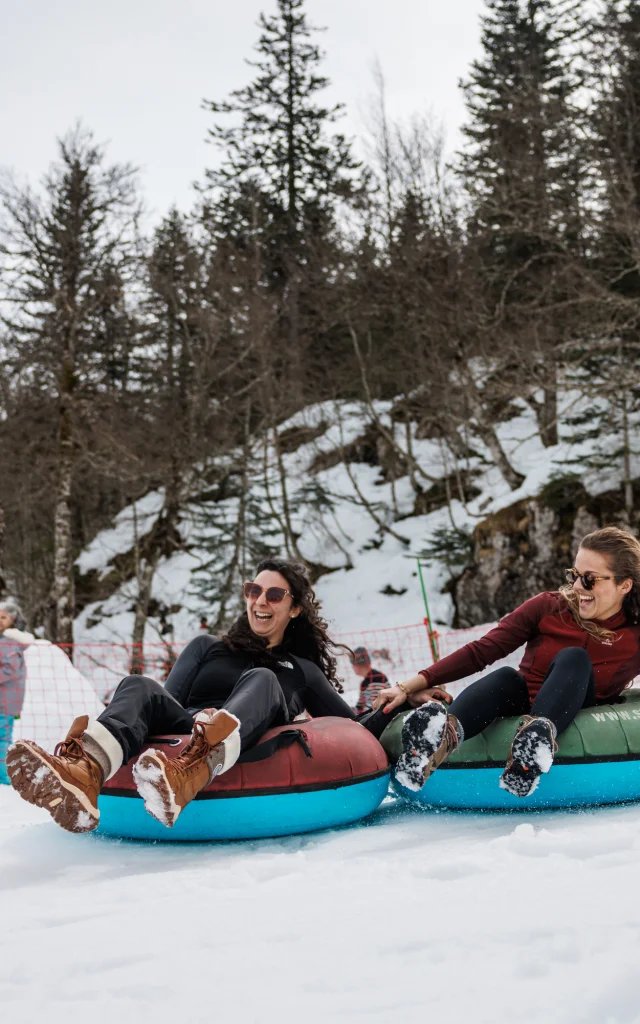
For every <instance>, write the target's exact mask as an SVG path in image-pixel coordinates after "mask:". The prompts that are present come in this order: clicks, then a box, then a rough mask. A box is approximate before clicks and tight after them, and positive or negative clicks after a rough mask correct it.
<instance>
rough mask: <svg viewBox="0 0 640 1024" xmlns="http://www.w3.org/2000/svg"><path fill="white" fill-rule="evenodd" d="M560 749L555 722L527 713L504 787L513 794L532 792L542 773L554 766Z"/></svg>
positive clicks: (515, 738) (507, 766)
mask: <svg viewBox="0 0 640 1024" xmlns="http://www.w3.org/2000/svg"><path fill="white" fill-rule="evenodd" d="M557 749H558V744H557V743H556V727H555V725H554V724H553V722H552V721H550V719H548V718H536V717H534V716H532V715H525V716H524V718H523V721H522V725H521V726H520V728H519V729H518V731H517V733H516V735H515V737H514V740H513V743H512V745H511V751H510V753H509V757H508V758H507V763H506V765H505V769H504V771H503V773H502V775H501V777H500V786H501V788H502V789H506V791H507V792H508V793H512V794H513V796H520V797H524V796H529V794H530V793H533V791H534V789H535V788H536V786H537V785H538V783H539V781H540V776H541V775H542V774H543V773H545V772H548V771H549V769H550V768H551V765H552V764H553V755H554V754H555V752H556V750H557Z"/></svg>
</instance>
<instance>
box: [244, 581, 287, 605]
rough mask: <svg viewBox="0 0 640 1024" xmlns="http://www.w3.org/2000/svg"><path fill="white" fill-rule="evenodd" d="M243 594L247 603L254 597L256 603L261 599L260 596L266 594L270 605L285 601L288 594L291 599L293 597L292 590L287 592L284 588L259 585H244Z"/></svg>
mask: <svg viewBox="0 0 640 1024" xmlns="http://www.w3.org/2000/svg"><path fill="white" fill-rule="evenodd" d="M242 593H243V594H244V596H245V597H246V599H247V601H248V600H249V598H250V597H253V598H254V599H255V600H256V601H257V600H258V598H259V597H260V594H262V593H264V595H265V597H266V599H267V601H268V602H269V604H280V602H281V601H284V599H285V597H286V596H287V594H288V595H289V597H293V594H292V593H291V591H290V590H285V589H284V587H266V588H265V587H261V586H260V584H259V583H243V584H242Z"/></svg>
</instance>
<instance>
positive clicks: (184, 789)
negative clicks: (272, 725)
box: [133, 709, 240, 828]
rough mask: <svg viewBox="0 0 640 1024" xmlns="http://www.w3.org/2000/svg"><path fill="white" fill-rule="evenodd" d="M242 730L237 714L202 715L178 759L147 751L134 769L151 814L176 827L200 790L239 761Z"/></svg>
mask: <svg viewBox="0 0 640 1024" xmlns="http://www.w3.org/2000/svg"><path fill="white" fill-rule="evenodd" d="M205 715H206V716H207V717H206V718H205V717H204V716H205ZM199 718H200V720H198V719H199ZM203 718H204V720H202V719H203ZM239 727H240V722H239V721H238V719H237V718H236V717H235V715H232V714H231V713H230V712H229V711H225V710H224V709H223V710H221V711H214V710H212V711H208V712H200V715H199V716H198V717H197V718H196V721H195V724H194V727H193V735H192V737H191V740H190V741H189V743H188V744H187V746H186V747H184V749H183V751H182V753H181V754H180V755H179V756H178V757H174V758H168V757H167V756H166V755H165V754H164V753H163V752H162V751H161V750H145V752H144V753H143V754H141V755H140V757H139V758H138V760H137V761H136V763H135V765H134V766H133V778H134V782H135V784H136V786H137V788H138V793H139V794H140V796H141V797H142V799H143V800H144V806H145V809H146V810H147V811H148V813H149V814H150V815H151V816H152V817H153V818H155V819H156V820H157V821H159V822H160V823H161V824H162V825H166V826H167V828H173V826H174V825H175V823H176V821H177V819H178V815H179V814H180V812H181V811H182V810H183V809H184V808H185V807H186V806H187V804H188V803H190V802H191V800H193V798H194V797H195V796H197V794H198V793H199V792H200V790H201V789H204V787H205V786H207V785H208V784H209V783H210V782H211V780H212V779H213V778H214V777H215V776H216V775H219V774H220V773H221V772H223V771H227V770H228V769H229V768H230V767H231V766H232V764H234V763H235V761H236V760H237V759H238V755H239V753H240V737H239Z"/></svg>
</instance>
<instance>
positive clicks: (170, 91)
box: [0, 0, 483, 217]
mask: <svg viewBox="0 0 640 1024" xmlns="http://www.w3.org/2000/svg"><path fill="white" fill-rule="evenodd" d="M275 6H276V5H275V0H102V2H100V3H95V2H94V3H92V2H90V0H29V2H28V3H23V4H21V3H17V2H16V0H0V15H1V18H0V25H1V34H2V57H1V60H0V95H1V96H2V102H1V103H0V142H1V148H0V164H1V165H2V166H4V167H10V168H11V169H13V170H14V171H15V172H17V173H18V174H19V175H20V176H24V175H26V176H28V177H29V178H31V179H35V178H37V177H39V176H40V175H41V174H42V173H43V172H44V170H45V169H46V167H47V165H48V163H49V162H50V161H51V160H52V158H53V157H54V156H55V140H56V137H57V136H60V135H62V134H64V133H65V132H66V131H67V130H68V129H69V128H70V127H71V126H72V125H73V124H74V123H75V121H77V120H78V119H81V120H82V122H83V123H84V124H85V125H87V126H88V127H90V128H91V129H92V130H93V132H94V133H95V136H96V138H97V140H98V141H100V142H108V144H109V147H108V153H109V156H110V158H111V159H112V160H123V161H125V160H126V161H130V162H132V163H134V164H136V165H137V166H138V167H140V169H141V180H142V185H143V190H144V195H145V197H146V202H147V206H148V208H149V209H150V212H151V213H152V215H153V216H154V217H158V216H161V215H162V214H163V213H164V212H165V211H166V210H167V209H168V208H169V206H170V205H171V204H172V203H176V204H177V205H178V206H179V207H180V208H182V209H184V210H186V209H189V207H190V206H191V202H192V189H191V183H192V182H193V181H194V180H195V179H199V178H201V177H202V171H203V168H204V167H205V166H207V164H208V163H209V164H210V163H211V162H212V156H213V154H212V151H211V148H210V147H209V146H207V145H206V143H205V141H204V139H205V135H206V129H207V124H208V122H209V118H210V115H208V114H207V113H206V111H204V110H203V109H202V106H201V102H202V99H203V98H207V99H223V98H224V97H225V96H226V95H227V94H228V92H229V91H230V90H231V89H234V88H237V87H239V86H242V85H244V84H245V83H246V82H247V80H248V79H249V77H250V75H251V69H250V68H248V67H247V66H246V64H245V63H244V58H246V57H251V49H252V46H253V44H254V42H255V41H256V39H257V36H258V30H257V28H256V21H257V18H258V15H259V13H260V11H261V10H264V11H266V12H267V13H270V12H272V11H273V10H274V9H275ZM306 6H307V11H308V14H309V17H310V20H311V21H312V22H313V23H314V24H316V25H320V26H324V27H326V29H327V31H326V32H325V33H323V35H322V39H321V44H322V46H323V48H324V49H325V50H326V52H327V60H326V63H325V69H326V73H327V75H328V76H329V77H330V78H331V80H332V86H331V90H330V91H329V92H328V99H332V100H338V99H339V100H341V101H343V102H344V103H346V104H347V116H346V118H345V120H344V124H343V125H342V128H343V129H344V130H345V131H346V132H347V133H348V134H351V135H361V134H362V132H363V121H364V116H365V111H366V107H367V99H368V97H369V96H370V95H371V93H372V91H373V84H372V66H373V63H374V61H375V60H376V59H378V60H379V61H380V64H381V66H382V69H383V72H384V75H385V78H386V83H387V99H388V106H389V111H390V114H391V115H392V116H406V117H409V116H410V115H411V114H412V113H415V112H419V111H431V112H432V113H433V114H434V115H435V117H436V118H437V119H440V120H442V122H443V123H444V125H445V127H446V130H447V137H448V140H449V145H450V146H451V147H453V146H454V145H455V144H456V142H457V138H456V133H457V130H458V127H459V124H460V122H461V120H462V119H463V115H464V108H463V104H462V99H461V96H460V93H459V90H458V80H459V78H460V77H461V76H463V75H465V74H466V70H467V68H468V65H469V63H470V61H471V60H472V59H473V58H474V57H476V56H477V55H478V53H479V39H480V29H479V16H480V13H481V11H482V9H483V0H308V2H307V5H306Z"/></svg>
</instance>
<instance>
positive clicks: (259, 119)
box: [206, 0, 357, 386]
mask: <svg viewBox="0 0 640 1024" xmlns="http://www.w3.org/2000/svg"><path fill="white" fill-rule="evenodd" d="M259 26H260V29H261V34H260V38H259V40H258V43H257V45H256V50H257V54H258V57H257V60H255V61H249V65H250V66H251V67H253V68H255V69H256V75H255V78H254V79H253V81H252V82H250V83H249V84H248V85H247V86H245V87H243V88H242V89H238V90H236V91H235V92H233V93H232V94H231V96H230V98H229V99H228V100H226V101H224V102H208V103H207V104H206V106H207V107H208V109H209V110H211V111H212V112H213V113H214V114H215V115H216V117H218V118H219V117H220V116H222V118H223V121H224V119H225V118H227V119H228V118H231V124H223V123H220V122H217V123H215V124H214V125H213V127H212V128H211V129H210V133H209V134H210V139H211V141H212V142H213V143H214V144H215V145H216V147H217V149H218V150H219V151H220V152H221V162H220V165H219V166H218V167H217V168H215V169H213V170H209V171H207V181H208V184H209V186H210V187H211V188H212V189H213V198H212V200H210V202H211V203H212V204H215V203H216V202H222V203H223V204H224V205H225V206H226V207H227V209H228V208H229V207H230V205H234V199H235V198H237V197H242V196H243V195H244V196H245V197H246V196H251V197H252V198H253V202H252V204H250V205H249V207H248V209H247V212H248V215H249V220H248V221H247V227H248V229H249V232H250V233H251V232H253V231H254V230H255V229H256V216H255V214H256V211H259V216H258V221H259V225H260V227H259V230H260V232H261V235H262V238H261V242H262V244H261V251H260V255H261V259H264V260H265V271H268V270H269V269H270V266H271V264H272V261H273V253H274V251H276V250H277V253H278V260H279V262H280V317H279V319H280V323H279V329H280V330H279V333H280V334H282V333H284V334H285V335H286V337H287V341H288V352H287V360H288V364H289V367H290V375H291V376H292V377H293V378H294V379H295V380H296V381H297V383H298V385H299V386H300V385H302V383H303V381H304V369H303V367H304V358H303V355H304V354H303V351H302V349H303V348H304V347H305V337H306V336H307V335H308V333H309V323H310V319H312V317H313V314H316V315H319V311H320V310H321V306H319V305H318V304H317V300H315V297H314V291H315V288H314V285H317V283H318V280H319V278H320V277H321V276H322V274H321V272H319V271H318V270H317V269H316V268H319V267H320V266H321V264H322V263H323V262H324V261H326V258H327V255H328V250H330V249H331V246H330V245H329V244H328V242H329V237H330V235H331V232H332V230H333V228H334V214H335V210H336V207H337V204H338V202H339V201H340V200H341V199H342V198H344V197H345V196H348V195H350V194H352V192H353V188H354V181H353V173H354V170H355V168H356V166H357V165H356V162H355V160H354V159H353V157H352V155H351V150H350V145H349V143H348V142H347V140H346V139H345V137H344V136H343V135H341V134H340V133H337V132H335V131H332V126H333V125H334V124H335V122H336V121H337V120H338V119H339V117H340V115H341V111H342V108H341V105H340V104H337V105H334V106H325V105H323V104H322V102H321V99H320V94H321V93H322V92H323V91H324V90H325V89H326V87H327V85H328V84H329V82H328V79H327V78H326V77H325V76H324V75H322V74H321V71H320V65H321V63H322V59H323V54H322V52H321V50H320V48H319V47H318V45H317V44H316V43H315V42H314V41H313V37H314V35H315V33H316V32H317V31H318V30H317V29H315V28H313V27H312V26H311V25H310V24H309V23H308V21H307V15H306V13H305V11H304V0H277V12H276V14H274V15H272V16H266V15H264V14H262V15H261V16H260V20H259ZM235 208H236V210H237V204H235ZM324 269H325V272H326V266H325V268H324ZM309 278H311V280H308V279H309ZM260 279H261V280H262V279H263V271H262V270H261V271H260ZM270 280H271V281H273V278H272V277H271V278H270ZM283 329H284V331H283Z"/></svg>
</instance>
